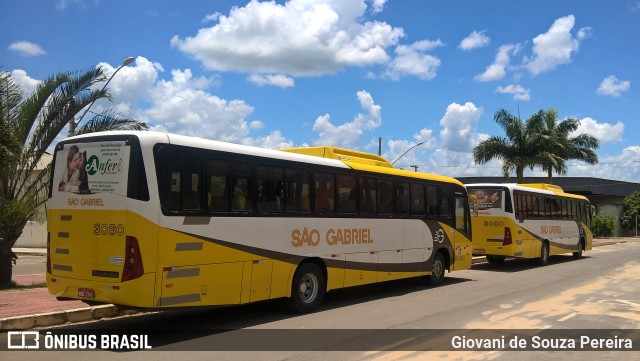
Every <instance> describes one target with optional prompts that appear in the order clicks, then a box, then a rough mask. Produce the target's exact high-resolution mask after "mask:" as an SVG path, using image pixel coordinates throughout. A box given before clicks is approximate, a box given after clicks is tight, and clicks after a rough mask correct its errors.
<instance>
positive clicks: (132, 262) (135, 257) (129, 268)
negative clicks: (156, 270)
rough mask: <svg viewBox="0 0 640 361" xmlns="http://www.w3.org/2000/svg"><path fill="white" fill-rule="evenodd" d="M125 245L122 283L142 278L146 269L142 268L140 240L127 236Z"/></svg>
mask: <svg viewBox="0 0 640 361" xmlns="http://www.w3.org/2000/svg"><path fill="white" fill-rule="evenodd" d="M125 243H126V245H125V253H124V270H123V271H122V282H125V281H131V280H134V279H136V278H140V277H142V275H143V274H144V268H143V267H142V255H141V254H140V246H139V245H138V240H137V239H136V238H135V237H133V236H127V238H126V242H125Z"/></svg>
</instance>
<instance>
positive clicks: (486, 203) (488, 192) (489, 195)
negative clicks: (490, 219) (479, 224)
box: [468, 188, 502, 210]
mask: <svg viewBox="0 0 640 361" xmlns="http://www.w3.org/2000/svg"><path fill="white" fill-rule="evenodd" d="M468 193H469V201H470V202H469V203H470V205H471V208H472V209H475V210H490V209H500V210H502V190H501V189H489V188H487V189H469V190H468Z"/></svg>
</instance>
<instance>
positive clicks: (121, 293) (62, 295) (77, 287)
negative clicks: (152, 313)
mask: <svg viewBox="0 0 640 361" xmlns="http://www.w3.org/2000/svg"><path fill="white" fill-rule="evenodd" d="M155 280H156V275H155V273H146V274H144V275H143V276H142V277H140V278H138V279H135V280H131V281H127V282H114V283H109V282H96V281H91V280H82V279H75V278H67V277H60V276H54V275H52V274H50V273H47V289H48V290H49V293H50V294H52V295H53V296H55V297H56V298H58V299H74V300H81V301H84V302H87V303H95V304H99V303H103V304H114V305H123V306H131V307H141V308H152V307H153V305H154V296H155Z"/></svg>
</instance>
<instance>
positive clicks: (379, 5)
mask: <svg viewBox="0 0 640 361" xmlns="http://www.w3.org/2000/svg"><path fill="white" fill-rule="evenodd" d="M370 1H371V3H372V5H373V9H371V11H373V12H374V13H379V12H381V11H382V10H383V9H384V4H385V3H386V2H387V0H370Z"/></svg>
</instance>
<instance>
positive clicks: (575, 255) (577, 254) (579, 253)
mask: <svg viewBox="0 0 640 361" xmlns="http://www.w3.org/2000/svg"><path fill="white" fill-rule="evenodd" d="M583 242H584V240H582V239H581V240H580V242H578V250H577V251H576V252H573V258H576V259H578V258H582V251H584V244H583Z"/></svg>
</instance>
